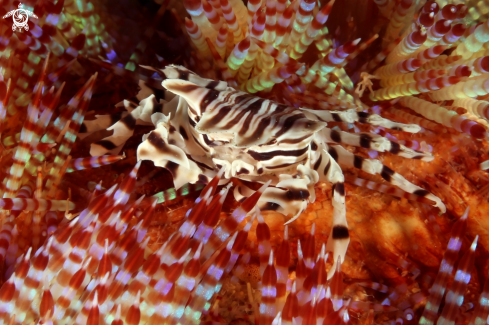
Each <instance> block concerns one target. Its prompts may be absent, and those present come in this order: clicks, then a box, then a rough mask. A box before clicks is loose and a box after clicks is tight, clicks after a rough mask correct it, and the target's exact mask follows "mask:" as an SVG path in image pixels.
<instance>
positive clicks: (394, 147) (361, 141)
mask: <svg viewBox="0 0 489 325" xmlns="http://www.w3.org/2000/svg"><path fill="white" fill-rule="evenodd" d="M320 134H321V136H322V138H323V139H324V140H325V141H326V142H330V143H338V144H347V145H350V146H355V147H362V148H366V149H372V150H375V151H378V152H390V153H391V154H394V155H398V156H401V157H404V158H411V159H421V160H424V161H431V160H433V159H434V157H433V155H432V154H431V153H429V152H422V151H417V150H413V149H410V148H408V147H406V146H403V145H402V144H399V143H397V142H393V141H390V140H388V139H387V138H384V137H381V136H380V135H377V134H371V133H357V134H354V133H348V132H344V131H340V130H334V129H328V128H324V129H322V130H321V131H320Z"/></svg>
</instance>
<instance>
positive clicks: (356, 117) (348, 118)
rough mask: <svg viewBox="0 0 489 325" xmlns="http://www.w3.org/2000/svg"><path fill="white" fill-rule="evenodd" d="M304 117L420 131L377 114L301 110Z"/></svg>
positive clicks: (414, 125)
mask: <svg viewBox="0 0 489 325" xmlns="http://www.w3.org/2000/svg"><path fill="white" fill-rule="evenodd" d="M301 110H302V111H303V112H304V113H305V114H306V116H307V117H308V118H309V119H311V120H313V121H323V122H346V123H353V122H358V123H364V124H371V125H377V126H383V127H385V128H387V129H392V130H399V131H404V132H409V133H417V132H419V131H421V127H420V126H419V125H417V124H404V123H398V122H394V121H391V120H388V119H385V118H383V117H381V116H380V115H377V114H371V113H365V112H357V111H356V110H354V109H348V110H345V111H324V110H312V109H306V108H301Z"/></svg>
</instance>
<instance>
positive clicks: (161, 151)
mask: <svg viewBox="0 0 489 325" xmlns="http://www.w3.org/2000/svg"><path fill="white" fill-rule="evenodd" d="M152 70H153V71H155V73H157V74H158V75H159V76H160V77H161V78H162V79H163V82H162V86H163V87H164V88H165V89H166V90H165V97H166V96H167V94H168V93H173V94H174V95H175V97H174V98H173V99H172V100H169V101H165V100H160V101H159V102H158V101H157V100H156V97H155V95H154V94H153V93H150V94H149V95H148V97H146V98H144V99H141V98H139V97H138V100H139V103H138V104H137V107H135V108H134V107H132V106H131V103H133V104H134V101H128V102H127V103H125V104H126V105H127V107H126V108H127V109H128V110H129V111H130V113H129V114H128V115H127V116H125V117H124V118H123V119H122V120H121V121H119V122H117V123H116V124H114V125H113V126H112V127H111V128H110V129H114V134H113V135H112V136H111V137H109V138H110V139H109V138H108V139H104V140H110V142H111V143H112V144H113V146H115V145H117V146H119V145H121V144H123V143H124V142H125V141H126V140H127V138H128V136H127V135H128V134H132V131H133V130H134V125H136V124H137V123H138V121H142V122H144V123H152V124H153V125H154V126H155V130H154V131H152V132H150V133H149V134H147V135H145V136H143V142H142V143H141V144H140V145H139V147H138V152H137V154H138V159H139V160H142V159H144V160H151V161H153V162H154V164H155V165H156V166H160V167H164V168H167V169H168V170H169V171H170V172H171V174H172V175H173V178H174V183H175V187H176V188H177V189H178V188H180V187H181V186H183V185H184V184H186V183H196V182H202V183H206V182H208V180H209V179H210V178H211V177H213V176H214V175H215V174H216V172H217V171H218V170H219V169H221V168H222V167H225V174H224V177H223V178H222V179H221V180H222V182H221V183H225V182H228V181H229V180H230V179H231V178H233V177H234V178H239V179H241V180H245V181H250V182H256V183H265V182H267V181H271V186H270V187H269V188H267V190H266V191H265V192H264V193H263V195H262V196H261V198H260V200H259V202H258V206H259V207H260V208H261V209H262V210H275V211H278V212H281V213H284V214H286V215H288V214H291V215H292V219H291V220H289V222H292V221H294V220H295V219H297V218H298V217H299V215H300V214H301V212H302V211H304V209H305V208H306V207H307V205H308V203H310V202H314V201H315V192H314V186H315V184H317V183H318V182H330V183H332V184H333V200H332V205H333V209H334V210H333V211H334V212H333V225H332V228H331V233H330V236H329V239H328V243H327V248H328V250H330V251H333V252H334V253H333V254H334V255H333V256H334V263H335V265H333V267H332V272H331V274H330V276H331V275H332V274H333V272H334V270H335V269H336V263H337V262H338V260H340V262H341V261H343V260H344V258H345V254H346V250H347V247H348V244H349V241H350V238H349V231H348V224H347V220H346V209H345V196H346V193H345V185H344V181H345V180H344V176H343V173H342V169H341V167H340V166H342V167H355V168H358V169H361V170H363V171H365V172H368V173H370V174H378V175H381V176H382V177H383V178H384V179H385V180H386V181H388V182H389V183H390V184H393V185H395V186H398V187H399V188H401V189H402V190H404V191H406V192H408V193H413V194H416V195H422V196H423V197H426V198H429V199H430V200H432V201H434V202H436V206H437V207H439V208H440V210H442V211H443V212H444V211H445V206H444V205H443V203H441V201H440V199H439V198H437V197H436V196H434V195H433V194H431V193H429V192H427V191H425V190H423V189H421V188H420V187H418V186H416V185H414V184H412V183H410V182H408V181H407V180H406V179H405V178H404V177H402V176H401V175H399V174H397V173H396V172H394V171H392V170H391V169H389V168H388V167H387V166H384V165H382V164H381V163H380V162H379V161H377V160H372V159H365V158H362V157H360V156H356V155H354V154H352V153H350V152H349V151H347V150H345V149H344V148H342V147H341V146H340V145H334V144H346V145H352V146H357V147H363V148H367V149H372V150H376V151H379V152H389V153H391V154H395V155H400V156H403V157H406V158H411V159H422V160H426V161H429V160H431V159H432V156H431V155H430V154H429V153H423V152H417V151H414V150H411V149H409V148H407V147H405V146H402V145H400V144H398V143H395V142H392V141H389V140H388V139H386V138H383V137H381V136H379V135H375V134H366V133H360V134H351V133H348V132H343V131H338V130H335V129H330V128H327V124H328V122H346V123H354V122H358V123H367V124H371V125H378V126H382V127H386V128H390V129H396V130H401V131H405V132H411V133H415V132H418V131H419V130H420V128H419V126H418V125H413V124H402V123H396V122H392V121H389V120H387V119H384V118H382V117H380V116H378V115H375V114H369V113H363V112H357V111H355V110H353V109H350V110H345V111H325V110H321V111H318V110H311V109H305V108H303V109H297V108H295V107H290V106H287V105H283V104H278V103H276V102H273V101H271V100H268V99H263V98H259V97H256V96H252V95H250V94H247V93H244V92H241V91H238V90H235V89H234V88H230V87H227V84H226V83H225V82H222V81H213V80H209V79H204V78H201V77H199V76H197V75H196V74H194V73H193V72H191V71H189V70H188V69H185V68H183V67H178V66H169V67H166V68H164V69H162V70H157V69H152ZM145 91H146V90H145ZM138 95H139V94H138ZM165 99H166V98H165ZM156 107H159V108H156ZM131 109H132V111H131ZM131 119H132V120H131ZM252 193H253V191H252V190H251V189H250V188H248V187H247V186H246V185H245V184H244V183H240V185H237V186H236V187H235V189H234V195H235V198H236V199H237V200H242V199H244V198H245V197H248V196H250V195H251V194H252Z"/></svg>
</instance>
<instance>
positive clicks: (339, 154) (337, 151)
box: [328, 146, 446, 213]
mask: <svg viewBox="0 0 489 325" xmlns="http://www.w3.org/2000/svg"><path fill="white" fill-rule="evenodd" d="M328 152H329V154H330V155H331V156H332V157H333V158H334V159H335V160H336V161H337V162H338V163H339V164H340V165H342V166H346V167H355V168H358V169H361V170H363V171H364V172H367V173H369V174H372V175H375V174H378V175H380V176H382V178H383V179H385V180H386V181H387V182H389V183H391V184H393V185H395V186H398V187H399V188H401V189H402V190H404V191H406V192H408V193H412V194H416V195H419V196H423V197H426V198H428V199H430V200H433V201H435V202H436V204H435V206H436V207H438V208H439V209H440V210H441V211H442V212H443V213H445V212H446V208H445V205H444V204H443V202H442V201H441V200H440V198H438V197H437V196H435V195H433V194H431V193H429V192H428V191H426V190H424V189H422V188H421V187H419V186H416V185H414V184H413V183H411V182H409V181H408V180H407V179H405V178H404V177H403V176H402V175H400V174H398V173H396V172H395V171H393V170H392V169H390V168H389V167H387V166H385V165H383V164H382V163H381V162H380V161H378V160H373V159H366V158H363V157H360V156H357V155H354V154H352V153H351V152H349V151H347V150H346V149H344V148H343V147H341V146H329V148H328Z"/></svg>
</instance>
